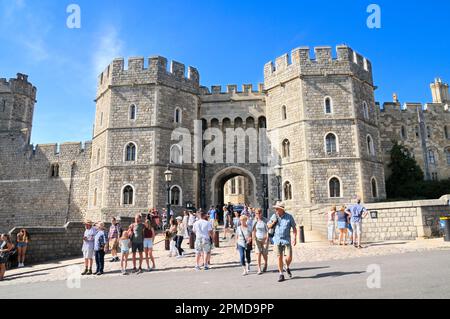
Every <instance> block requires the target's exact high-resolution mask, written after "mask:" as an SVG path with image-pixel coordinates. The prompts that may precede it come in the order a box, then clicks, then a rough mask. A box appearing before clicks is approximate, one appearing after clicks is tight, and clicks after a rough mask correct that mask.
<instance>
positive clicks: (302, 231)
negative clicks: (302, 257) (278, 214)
mask: <svg viewBox="0 0 450 319" xmlns="http://www.w3.org/2000/svg"><path fill="white" fill-rule="evenodd" d="M298 231H299V236H298V238H299V242H300V244H304V243H305V242H306V241H305V227H304V226H299V227H298Z"/></svg>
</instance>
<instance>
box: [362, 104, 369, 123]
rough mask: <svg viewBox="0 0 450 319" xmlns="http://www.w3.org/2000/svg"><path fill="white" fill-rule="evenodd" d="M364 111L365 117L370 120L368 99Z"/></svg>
mask: <svg viewBox="0 0 450 319" xmlns="http://www.w3.org/2000/svg"><path fill="white" fill-rule="evenodd" d="M363 112H364V118H365V119H366V120H368V119H369V106H368V105H367V102H366V101H364V102H363Z"/></svg>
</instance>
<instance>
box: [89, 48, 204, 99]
mask: <svg viewBox="0 0 450 319" xmlns="http://www.w3.org/2000/svg"><path fill="white" fill-rule="evenodd" d="M145 62H146V61H145V58H144V57H130V58H129V59H128V66H127V67H126V66H125V60H124V59H123V58H117V59H115V60H114V61H113V62H112V63H111V64H110V65H109V66H108V67H107V68H106V69H105V70H104V71H103V72H102V73H101V74H100V75H99V78H98V93H99V94H101V93H102V92H103V91H105V90H106V89H107V88H108V87H109V86H111V85H113V86H115V85H117V86H119V85H139V84H152V83H162V84H165V85H168V86H171V87H175V88H177V89H184V90H188V91H197V90H198V88H199V83H200V75H199V72H198V70H197V69H196V68H194V67H191V66H189V67H188V68H187V69H186V66H185V65H184V64H182V63H180V62H177V61H171V62H170V68H169V69H168V61H167V59H166V58H165V57H161V56H154V57H150V58H149V59H148V60H147V62H148V66H146V65H145ZM186 71H187V72H186Z"/></svg>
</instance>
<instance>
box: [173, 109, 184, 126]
mask: <svg viewBox="0 0 450 319" xmlns="http://www.w3.org/2000/svg"><path fill="white" fill-rule="evenodd" d="M173 121H174V122H175V123H177V124H181V122H182V121H183V112H182V111H181V109H180V108H179V107H177V108H176V109H175V114H174V119H173Z"/></svg>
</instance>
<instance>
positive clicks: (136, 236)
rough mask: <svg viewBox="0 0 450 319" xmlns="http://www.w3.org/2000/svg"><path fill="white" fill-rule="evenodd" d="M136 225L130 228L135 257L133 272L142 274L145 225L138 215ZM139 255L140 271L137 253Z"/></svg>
mask: <svg viewBox="0 0 450 319" xmlns="http://www.w3.org/2000/svg"><path fill="white" fill-rule="evenodd" d="M134 221H135V222H134V224H132V225H131V226H130V230H131V252H132V255H133V270H132V273H138V274H140V273H142V262H143V257H144V256H143V253H144V227H145V226H144V224H143V223H142V216H141V215H140V214H137V215H136V217H135V218H134ZM137 252H138V253H139V269H136V253H137Z"/></svg>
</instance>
